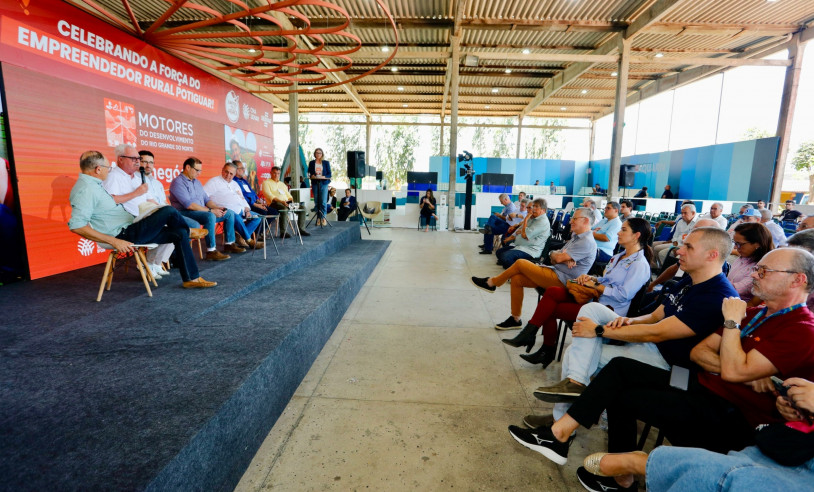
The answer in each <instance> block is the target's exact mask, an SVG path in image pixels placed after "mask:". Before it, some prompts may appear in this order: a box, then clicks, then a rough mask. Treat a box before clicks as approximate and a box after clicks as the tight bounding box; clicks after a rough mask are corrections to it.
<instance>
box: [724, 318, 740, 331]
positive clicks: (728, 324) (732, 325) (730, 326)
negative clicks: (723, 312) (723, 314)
mask: <svg viewBox="0 0 814 492" xmlns="http://www.w3.org/2000/svg"><path fill="white" fill-rule="evenodd" d="M724 328H726V329H727V330H740V329H741V325H740V323H738V322H737V321H734V320H731V319H728V320H726V321H724Z"/></svg>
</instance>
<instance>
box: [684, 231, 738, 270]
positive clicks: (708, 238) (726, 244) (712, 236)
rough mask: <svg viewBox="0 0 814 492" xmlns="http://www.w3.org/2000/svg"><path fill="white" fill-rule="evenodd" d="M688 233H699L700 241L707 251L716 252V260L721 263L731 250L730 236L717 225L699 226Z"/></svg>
mask: <svg viewBox="0 0 814 492" xmlns="http://www.w3.org/2000/svg"><path fill="white" fill-rule="evenodd" d="M690 234H701V237H700V242H701V244H703V245H704V248H706V250H707V251H710V250H715V251H717V252H718V260H719V261H718V262H719V264H721V265H723V264H724V261H726V258H727V257H728V256H729V254H730V253H731V252H732V246H733V244H732V238H731V237H729V233H728V232H726V231H725V230H723V229H721V228H719V227H699V228H697V229H693V230H692V231H691V232H690Z"/></svg>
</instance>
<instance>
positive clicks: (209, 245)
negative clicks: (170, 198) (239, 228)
mask: <svg viewBox="0 0 814 492" xmlns="http://www.w3.org/2000/svg"><path fill="white" fill-rule="evenodd" d="M178 212H180V213H181V215H183V216H184V217H189V218H190V219H192V220H194V221H195V222H198V223H199V224H201V225H202V226H204V228H205V229H206V230H208V231H209V234H207V235H206V249H208V250H210V251H211V250H213V249H215V224H216V223H218V222H223V232H224V234H226V239H225V240H224V242H225V243H226V244H231V243H233V242H235V219H234V217H235V214H234V212H232V211H231V210H227V211H226V213H225V214H223V217H215V214H213V213H212V212H199V211H197V210H179V211H178Z"/></svg>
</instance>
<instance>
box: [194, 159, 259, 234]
mask: <svg viewBox="0 0 814 492" xmlns="http://www.w3.org/2000/svg"><path fill="white" fill-rule="evenodd" d="M235 173H237V166H236V165H235V164H233V163H231V162H227V163H226V164H224V165H223V169H221V173H220V176H215V177H214V178H211V179H210V180H209V181H207V182H206V184H205V185H204V187H203V189H204V191H205V192H206V194H207V195H209V197H210V198H211V199H212V200H215V201H216V202H218V203H219V204H221V205H222V206H224V207H226V208H227V209H229V210H231V211H232V212H234V217H235V218H234V224H235V232H236V233H237V234H238V236H237V237H236V238H235V242H236V243H237V245H238V246H240V247H241V248H252V249H254V248H262V247H263V243H262V242H259V243H255V241H254V240H253V239H252V233H254V231H255V230H257V228H258V227H259V226H260V218H259V217H256V216H254V215H252V210H251V207H250V206H249V203H248V202H247V201H246V198H245V197H244V196H243V192H242V191H241V190H240V186H239V185H238V184H237V183H236V182H235V181H234V177H235Z"/></svg>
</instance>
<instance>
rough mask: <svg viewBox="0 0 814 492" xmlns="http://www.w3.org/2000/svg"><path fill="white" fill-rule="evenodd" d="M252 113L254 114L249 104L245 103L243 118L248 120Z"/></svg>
mask: <svg viewBox="0 0 814 492" xmlns="http://www.w3.org/2000/svg"><path fill="white" fill-rule="evenodd" d="M250 114H252V113H251V110H250V109H249V105H248V104H244V105H243V118H245V119H247V120H248V119H249V115H250Z"/></svg>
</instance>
